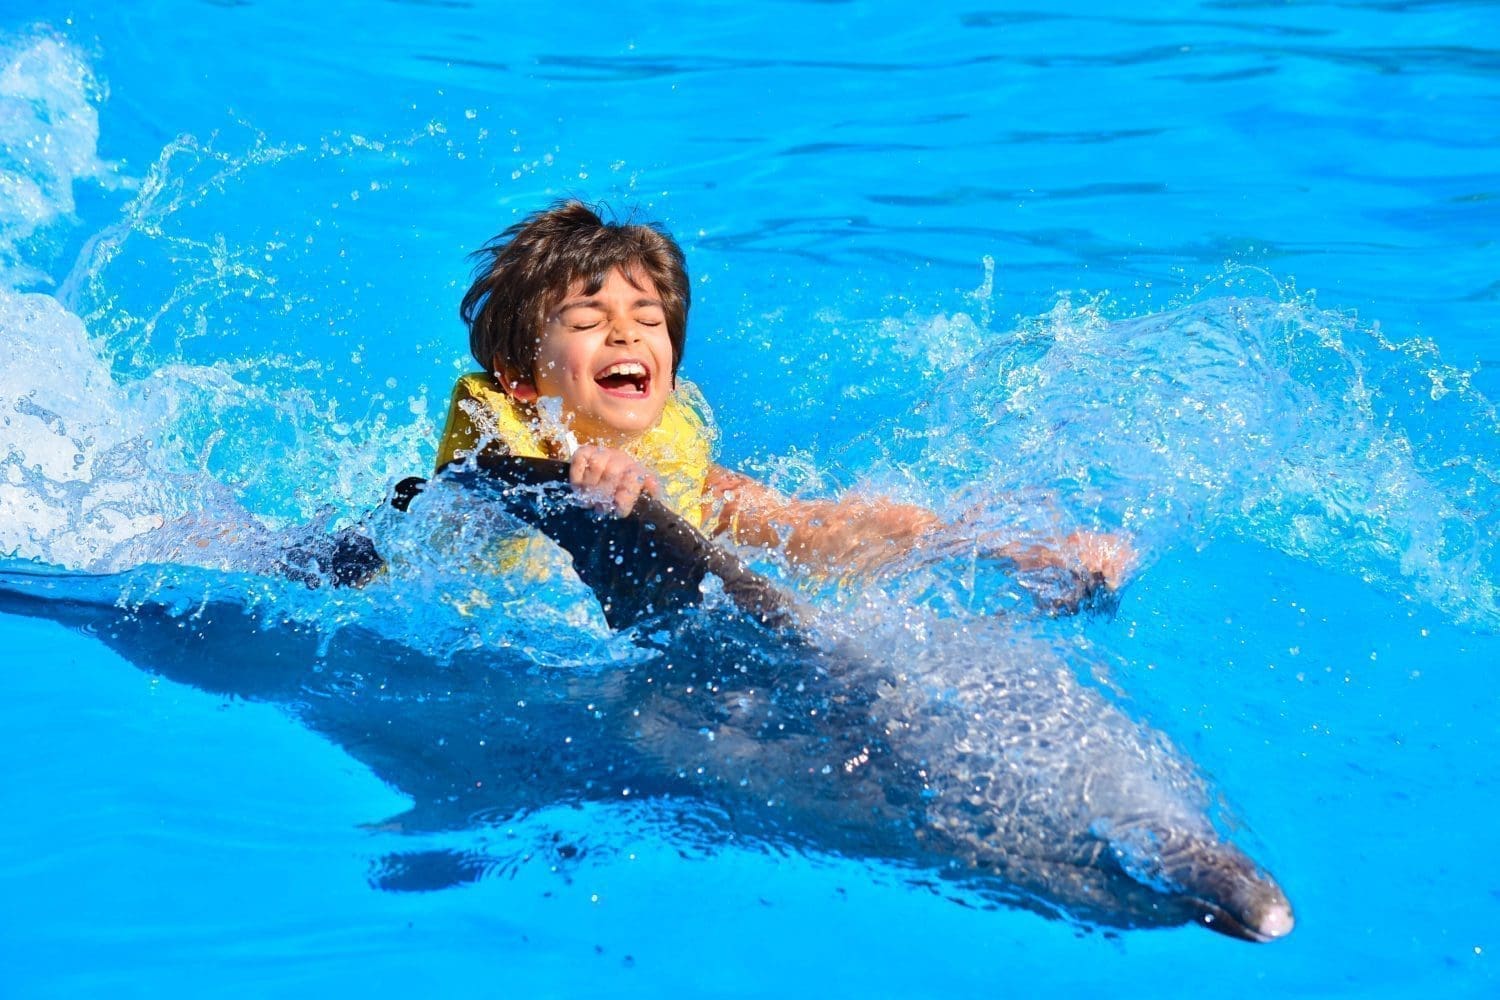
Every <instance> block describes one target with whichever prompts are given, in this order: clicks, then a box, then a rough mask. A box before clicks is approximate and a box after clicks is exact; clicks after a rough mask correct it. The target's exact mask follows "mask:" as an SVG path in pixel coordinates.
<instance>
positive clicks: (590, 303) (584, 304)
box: [557, 295, 661, 314]
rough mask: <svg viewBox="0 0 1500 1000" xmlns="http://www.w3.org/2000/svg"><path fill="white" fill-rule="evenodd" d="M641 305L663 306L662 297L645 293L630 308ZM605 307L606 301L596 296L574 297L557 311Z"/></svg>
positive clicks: (636, 307) (637, 307)
mask: <svg viewBox="0 0 1500 1000" xmlns="http://www.w3.org/2000/svg"><path fill="white" fill-rule="evenodd" d="M641 306H656V307H657V308H658V309H659V308H661V299H653V298H651V297H650V296H647V295H643V296H641V297H640V298H638V299H636V300H635V301H634V302H632V303H631V304H630V308H632V309H639V308H640V307H641ZM603 308H604V303H603V302H602V301H600V300H599V299H596V298H595V299H574V300H573V301H572V302H564V303H563V304H562V305H560V306H558V307H557V311H558V313H559V314H561V313H565V312H567V311H568V310H569V309H603Z"/></svg>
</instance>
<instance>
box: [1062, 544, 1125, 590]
mask: <svg viewBox="0 0 1500 1000" xmlns="http://www.w3.org/2000/svg"><path fill="white" fill-rule="evenodd" d="M1063 542H1064V546H1065V548H1064V551H1065V552H1067V553H1068V554H1070V555H1072V557H1073V558H1074V559H1077V560H1078V561H1079V562H1080V563H1082V564H1083V567H1084V569H1086V570H1088V571H1089V572H1090V573H1097V574H1099V575H1100V576H1102V577H1104V582H1105V584H1106V585H1108V587H1109V589H1110V590H1119V589H1120V587H1121V586H1122V585H1123V584H1124V583H1125V579H1126V577H1128V576H1129V575H1130V574H1131V572H1132V571H1133V570H1134V569H1135V568H1136V565H1137V564H1138V563H1139V562H1140V557H1139V556H1138V555H1136V551H1135V549H1134V548H1132V547H1131V545H1130V539H1129V537H1128V536H1126V535H1124V534H1107V535H1099V534H1094V533H1093V532H1091V531H1079V532H1075V533H1074V534H1071V535H1069V536H1068V537H1067V538H1065V539H1064V540H1063Z"/></svg>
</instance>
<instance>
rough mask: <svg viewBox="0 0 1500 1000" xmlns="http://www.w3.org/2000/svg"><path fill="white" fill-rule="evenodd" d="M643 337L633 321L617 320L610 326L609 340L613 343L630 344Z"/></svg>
mask: <svg viewBox="0 0 1500 1000" xmlns="http://www.w3.org/2000/svg"><path fill="white" fill-rule="evenodd" d="M640 339H641V335H640V334H639V333H638V332H637V331H636V329H635V325H634V324H633V323H629V322H625V321H621V320H616V321H615V322H614V323H611V324H610V327H609V341H610V343H612V344H630V343H634V342H635V341H637V340H640Z"/></svg>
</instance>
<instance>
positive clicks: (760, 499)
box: [708, 465, 1136, 589]
mask: <svg viewBox="0 0 1500 1000" xmlns="http://www.w3.org/2000/svg"><path fill="white" fill-rule="evenodd" d="M708 491H709V494H710V497H711V500H712V502H713V503H714V505H715V506H716V508H717V510H718V519H717V521H716V522H714V523H713V524H712V532H713V533H714V534H726V533H727V534H728V535H729V536H730V537H731V538H733V539H734V540H735V541H736V542H739V543H740V544H742V545H757V546H762V547H765V548H782V549H783V550H784V551H785V552H786V554H787V556H788V558H790V559H791V561H792V562H793V563H794V564H796V565H801V566H806V567H808V568H811V569H817V570H825V571H826V570H846V571H854V572H864V571H868V570H873V569H878V568H879V567H880V566H883V565H885V564H886V563H889V562H892V561H894V560H896V559H899V558H900V557H902V556H903V555H905V554H906V553H908V552H910V551H911V550H912V549H914V548H916V547H917V545H918V543H919V542H921V541H922V540H923V539H924V538H931V540H932V541H937V539H936V538H933V537H931V536H938V535H940V534H943V533H947V532H957V531H961V530H962V529H960V528H954V527H953V526H950V525H948V524H946V523H944V521H943V520H942V519H941V518H939V517H938V516H937V515H936V514H934V513H933V512H932V511H930V510H927V509H926V508H925V507H918V506H915V505H913V504H903V503H895V502H893V501H890V500H884V499H879V498H872V499H864V498H858V497H845V498H844V499H841V500H798V499H795V498H792V497H787V496H784V495H782V494H781V493H778V492H777V491H776V490H773V489H771V488H770V487H769V486H766V485H764V484H763V483H759V482H756V481H755V480H754V479H751V478H750V477H749V476H745V475H741V474H740V473H737V472H731V471H730V470H728V469H725V468H723V467H721V466H717V465H716V466H714V467H713V468H712V469H711V470H710V472H709V477H708ZM987 551H988V552H990V553H991V554H992V555H995V556H998V557H1000V558H1002V559H1009V560H1010V561H1012V562H1014V563H1015V564H1016V566H1017V567H1019V568H1020V569H1023V570H1032V569H1047V568H1052V567H1059V568H1064V569H1068V568H1077V569H1082V570H1083V571H1084V572H1085V573H1086V574H1098V575H1100V576H1102V577H1103V578H1104V582H1105V583H1106V584H1107V585H1108V586H1109V587H1110V588H1111V589H1118V588H1119V587H1120V585H1121V584H1122V583H1124V581H1125V577H1126V576H1127V575H1128V574H1129V572H1130V571H1131V570H1132V569H1133V568H1134V566H1135V562H1136V556H1135V552H1134V551H1133V550H1132V549H1131V547H1130V544H1129V543H1128V542H1127V541H1126V540H1125V539H1124V538H1123V537H1121V536H1118V535H1100V534H1094V533H1091V532H1074V533H1073V534H1070V535H1067V536H1064V537H1060V538H1057V539H1055V540H1053V541H1052V542H1051V543H1050V544H1037V543H1020V542H1006V541H1000V542H997V543H995V544H993V545H990V546H988V547H987Z"/></svg>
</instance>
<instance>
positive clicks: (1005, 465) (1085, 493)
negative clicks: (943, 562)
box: [914, 296, 1500, 628]
mask: <svg viewBox="0 0 1500 1000" xmlns="http://www.w3.org/2000/svg"><path fill="white" fill-rule="evenodd" d="M934 399H935V402H934V403H933V404H932V405H931V406H930V407H929V414H930V416H929V419H930V421H931V430H932V431H933V432H932V433H929V434H928V435H927V436H926V437H927V440H928V442H929V445H928V447H927V450H926V452H925V454H924V455H923V456H922V457H921V459H920V460H919V461H917V462H916V463H914V472H915V474H916V475H917V476H919V477H925V478H927V479H929V480H931V481H934V482H943V483H945V484H949V485H950V486H952V487H953V488H954V489H955V490H957V493H958V496H959V498H960V499H959V500H958V501H956V503H957V504H959V505H962V504H964V503H968V504H972V505H974V506H973V508H971V510H970V512H969V516H970V517H971V518H972V519H974V520H975V522H976V523H979V524H986V523H988V526H989V527H992V528H997V529H998V528H1002V527H1004V526H1006V525H1014V524H1015V522H1016V518H1017V514H1016V511H1017V510H1018V509H1025V508H1026V507H1027V503H1025V502H1022V503H1020V504H1018V503H1017V501H1018V499H1019V500H1021V501H1025V500H1027V499H1028V498H1030V499H1031V501H1032V503H1031V506H1032V507H1033V508H1035V506H1036V503H1037V501H1036V499H1035V498H1036V497H1037V492H1038V490H1040V491H1042V492H1044V493H1045V504H1046V505H1047V506H1048V507H1052V508H1055V509H1057V510H1059V511H1061V513H1062V515H1063V518H1064V520H1066V521H1070V522H1073V523H1081V524H1091V525H1099V526H1110V525H1118V526H1121V527H1123V528H1124V529H1126V530H1128V531H1130V532H1132V533H1133V534H1134V535H1135V536H1136V537H1137V538H1138V539H1139V541H1140V545H1141V547H1142V548H1144V549H1146V550H1148V551H1149V550H1151V549H1162V548H1165V547H1167V546H1171V545H1174V544H1181V543H1183V542H1186V543H1188V544H1195V545H1203V544H1207V542H1208V541H1210V540H1211V539H1212V538H1213V537H1215V536H1216V535H1218V534H1221V533H1226V532H1227V533H1231V534H1234V535H1238V536H1240V537H1244V538H1249V539H1254V540H1257V541H1260V542H1262V543H1264V544H1267V545H1270V546H1273V547H1275V548H1277V549H1280V550H1281V551H1284V552H1287V553H1289V554H1292V555H1294V556H1298V557H1301V558H1306V559H1309V560H1312V561H1313V562H1316V563H1318V564H1320V565H1323V566H1329V567H1335V568H1339V569H1342V570H1343V571H1346V572H1352V573H1354V574H1355V575H1357V576H1359V577H1361V578H1362V579H1364V580H1367V581H1370V582H1374V583H1377V584H1378V585H1380V586H1382V587H1384V588H1387V589H1390V590H1393V591H1397V592H1401V593H1409V594H1414V595H1416V596H1419V597H1420V598H1421V599H1423V600H1426V601H1429V602H1431V603H1432V604H1435V605H1437V606H1438V607H1440V608H1442V609H1444V610H1445V611H1446V612H1448V613H1449V614H1451V615H1453V616H1454V617H1455V618H1457V619H1460V620H1463V621H1468V622H1471V623H1475V624H1479V625H1482V626H1484V627H1489V628H1493V627H1500V604H1497V592H1496V568H1497V567H1496V558H1497V552H1496V549H1495V541H1494V539H1495V537H1496V532H1495V530H1494V528H1495V526H1494V524H1493V516H1494V515H1493V511H1494V510H1495V509H1496V501H1497V500H1500V480H1497V476H1496V470H1495V468H1494V465H1493V458H1492V457H1491V456H1493V454H1494V445H1495V438H1496V434H1497V431H1500V421H1497V419H1496V414H1495V410H1494V407H1493V405H1492V404H1491V403H1490V402H1489V401H1488V400H1486V399H1485V398H1484V397H1483V396H1482V395H1481V394H1479V393H1478V392H1477V391H1476V390H1475V389H1474V388H1473V387H1472V385H1471V384H1470V376H1469V374H1468V373H1465V372H1462V371H1458V370H1456V369H1454V368H1452V367H1451V366H1449V365H1446V364H1444V363H1443V362H1442V360H1441V358H1440V357H1439V355H1438V352H1437V350H1436V348H1435V347H1434V346H1433V345H1432V344H1431V343H1429V342H1424V341H1411V342H1407V343H1396V342H1393V341H1391V340H1389V339H1387V338H1386V337H1385V336H1384V335H1383V334H1382V333H1381V331H1380V330H1379V329H1378V327H1370V326H1362V325H1361V324H1360V323H1359V322H1358V320H1357V319H1355V318H1354V317H1352V316H1349V315H1346V314H1342V313H1336V312H1332V311H1329V310H1325V309H1320V308H1318V307H1317V306H1316V305H1315V304H1313V303H1312V302H1311V301H1309V300H1307V299H1303V298H1297V297H1295V296H1293V297H1289V298H1287V299H1285V300H1282V301H1277V300H1272V299H1239V298H1218V299H1211V300H1208V301H1205V302H1200V303H1197V304H1193V305H1189V306H1186V307H1184V308H1180V309H1176V310H1173V311H1170V312H1165V313H1153V314H1149V315H1145V316H1139V317H1134V318H1130V319H1124V320H1117V321H1111V320H1109V319H1107V318H1106V316H1105V315H1104V312H1103V310H1102V309H1101V307H1100V306H1099V305H1098V304H1097V303H1095V302H1086V303H1083V304H1075V303H1074V302H1073V301H1071V300H1070V299H1068V298H1064V299H1062V300H1060V301H1059V303H1058V304H1057V306H1056V307H1055V308H1054V309H1053V310H1052V311H1051V312H1050V313H1048V314H1046V315H1043V316H1039V317H1036V318H1033V319H1030V320H1027V321H1024V322H1022V323H1021V324H1020V325H1019V326H1018V327H1017V328H1016V329H1015V330H1013V331H1012V332H1010V333H1008V334H1005V335H1002V336H999V337H997V338H996V339H995V340H994V341H993V342H992V343H991V344H990V345H989V346H987V347H986V348H984V349H983V350H981V351H980V352H979V353H978V354H977V355H975V356H974V357H972V358H971V359H969V360H968V361H966V362H965V363H964V364H962V365H959V366H957V367H956V368H955V369H954V370H953V371H951V373H949V374H948V375H947V377H946V378H945V379H944V380H943V381H942V383H941V384H940V385H939V387H938V388H937V389H936V391H935V392H934ZM960 484H966V485H962V486H961V485H960Z"/></svg>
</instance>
